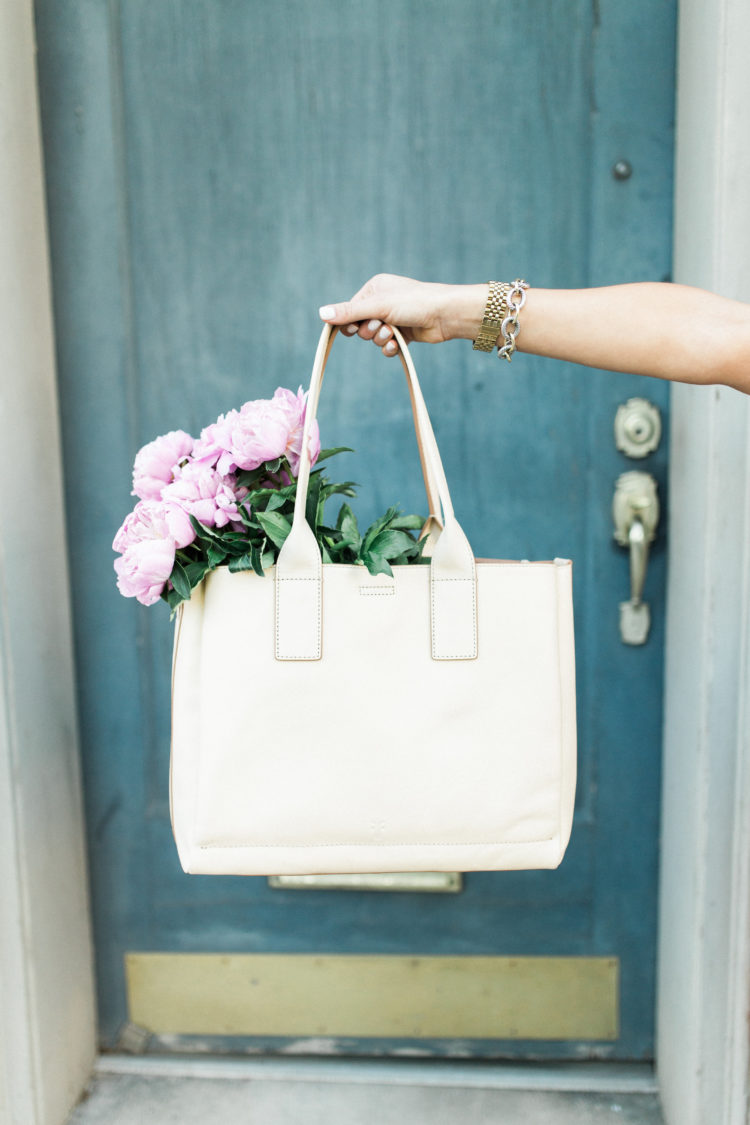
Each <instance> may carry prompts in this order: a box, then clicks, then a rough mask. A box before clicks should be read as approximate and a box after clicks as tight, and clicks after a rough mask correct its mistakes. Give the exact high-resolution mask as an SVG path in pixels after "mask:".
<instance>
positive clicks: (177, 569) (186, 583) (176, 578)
mask: <svg viewBox="0 0 750 1125" xmlns="http://www.w3.org/2000/svg"><path fill="white" fill-rule="evenodd" d="M169 578H170V581H171V583H172V585H173V586H174V588H175V590H176V591H177V593H178V594H179V595H180V600H182V601H184V600H185V598H189V597H190V579H189V578H188V576H187V574H186V573H185V570H184V568H183V567H182V565H181V564H180V563H178V562H177V561H175V564H174V566H173V567H172V573H171V574H170V576H169Z"/></svg>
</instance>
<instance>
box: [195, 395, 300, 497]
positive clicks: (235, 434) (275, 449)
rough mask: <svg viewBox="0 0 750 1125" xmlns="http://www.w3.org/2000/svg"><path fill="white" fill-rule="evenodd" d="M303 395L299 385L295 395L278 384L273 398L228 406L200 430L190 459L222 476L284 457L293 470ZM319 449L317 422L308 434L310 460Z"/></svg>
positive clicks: (295, 460) (297, 465) (295, 469)
mask: <svg viewBox="0 0 750 1125" xmlns="http://www.w3.org/2000/svg"><path fill="white" fill-rule="evenodd" d="M305 400H306V395H305V393H304V392H303V391H302V388H301V387H300V389H299V391H298V392H297V394H296V395H295V394H294V392H293V391H289V390H287V389H286V388H285V387H279V388H278V389H277V390H276V393H275V394H274V396H273V398H270V399H269V398H258V399H253V400H252V401H250V402H246V403H245V404H244V406H242V407H241V408H240V410H230V411H229V413H228V414H222V415H221V417H220V418H219V419H218V420H217V421H216V422H214V423H213V424H212V425H210V426H206V428H205V429H204V430H203V431H202V432H201V436H200V438H199V439H198V441H197V442H196V443H195V447H194V449H193V460H195V461H199V462H202V463H204V464H207V465H209V466H215V467H216V469H217V471H218V472H219V473H220V474H221V475H222V476H226V475H228V474H230V473H233V472H235V471H236V470H237V469H246V470H252V469H257V468H258V467H259V466H260V465H262V464H263V462H264V461H275V460H276V459H277V457H287V458H288V459H289V463H290V465H291V467H292V471H293V472H294V473H295V474H296V473H297V471H298V468H299V458H300V452H301V450H302V430H303V427H304V424H305ZM319 453H320V436H319V433H318V424H317V422H316V423H315V424H314V425H313V428H312V433H311V435H310V456H311V460H312V463H313V464H314V463H315V461H316V460H317V457H318V454H319Z"/></svg>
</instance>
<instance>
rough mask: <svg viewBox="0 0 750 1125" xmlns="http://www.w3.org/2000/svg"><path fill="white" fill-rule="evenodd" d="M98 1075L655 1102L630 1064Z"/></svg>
mask: <svg viewBox="0 0 750 1125" xmlns="http://www.w3.org/2000/svg"><path fill="white" fill-rule="evenodd" d="M95 1072H96V1073H97V1074H130V1075H134V1074H140V1075H143V1076H148V1077H152V1078H205V1079H220V1080H222V1081H246V1080H248V1079H261V1080H263V1081H264V1082H316V1083H317V1082H321V1083H330V1082H334V1083H342V1082H343V1083H347V1084H357V1085H361V1084H365V1085H373V1084H375V1085H385V1086H447V1087H459V1088H462V1089H464V1088H466V1089H484V1090H545V1091H550V1092H560V1093H562V1092H565V1091H567V1092H570V1093H605V1094H655V1093H656V1092H657V1084H656V1077H655V1075H654V1070H653V1067H651V1066H648V1065H645V1064H642V1065H641V1064H633V1063H595V1062H593V1063H592V1062H585V1063H578V1062H572V1063H556V1064H548V1063H525V1064H524V1063H507V1064H506V1063H502V1062H483V1061H481V1060H477V1061H474V1062H465V1061H463V1060H452V1059H440V1060H438V1059H435V1060H423V1059H419V1060H414V1059H321V1058H307V1059H304V1058H303V1059H300V1058H294V1059H280V1058H263V1059H257V1058H253V1059H245V1058H242V1059H238V1058H221V1057H216V1056H213V1057H211V1058H196V1057H195V1056H194V1055H167V1056H164V1055H160V1056H154V1055H151V1056H143V1055H140V1056H132V1055H115V1054H111V1055H110V1054H107V1055H101V1056H100V1057H99V1059H98V1060H97V1063H96V1071H95Z"/></svg>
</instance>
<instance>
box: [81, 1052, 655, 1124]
mask: <svg viewBox="0 0 750 1125" xmlns="http://www.w3.org/2000/svg"><path fill="white" fill-rule="evenodd" d="M105 1123H106V1125H457V1123H465V1125H663V1119H662V1116H661V1112H660V1110H659V1099H658V1095H657V1093H656V1088H655V1083H654V1078H653V1072H652V1071H651V1069H650V1068H648V1067H621V1066H611V1065H604V1064H602V1065H600V1064H570V1065H565V1066H553V1067H550V1066H539V1067H537V1066H533V1065H529V1066H516V1065H507V1066H506V1065H504V1064H496V1063H493V1064H488V1063H469V1062H438V1061H412V1060H403V1061H401V1060H398V1061H380V1060H365V1061H361V1060H351V1061H349V1060H342V1059H257V1060H245V1059H241V1060H235V1059H218V1058H212V1059H194V1058H162V1057H157V1058H137V1059H134V1058H128V1057H123V1056H103V1057H102V1058H101V1059H100V1061H99V1064H98V1065H97V1069H96V1073H95V1075H94V1078H93V1081H92V1084H91V1087H90V1090H89V1092H88V1095H87V1097H86V1098H85V1100H84V1101H82V1102H81V1104H80V1105H79V1106H78V1108H77V1109H76V1110H75V1111H74V1113H73V1115H72V1116H71V1118H70V1121H69V1125H105Z"/></svg>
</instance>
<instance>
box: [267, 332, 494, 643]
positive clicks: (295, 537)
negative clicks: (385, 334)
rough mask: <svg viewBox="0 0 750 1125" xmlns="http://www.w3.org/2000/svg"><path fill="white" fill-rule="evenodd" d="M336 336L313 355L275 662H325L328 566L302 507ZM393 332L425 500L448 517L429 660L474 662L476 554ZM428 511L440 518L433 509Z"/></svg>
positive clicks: (434, 580)
mask: <svg viewBox="0 0 750 1125" xmlns="http://www.w3.org/2000/svg"><path fill="white" fill-rule="evenodd" d="M336 331H337V330H336V329H335V328H331V326H330V325H325V327H324V328H323V331H322V333H321V336H320V341H319V343H318V348H317V351H316V354H315V362H314V364H313V370H312V375H311V378H310V390H309V394H308V398H307V410H306V413H305V429H304V434H303V439H302V453H301V458H300V466H299V473H298V477H297V495H296V499H295V505H294V518H293V521H292V529H291V531H290V532H289V535H288V536H287V539H286V541H285V543H284V545H283V547H282V548H281V551H280V552H279V557H278V561H277V563H276V658H277V660H320V659H321V656H322V570H323V564H322V559H321V554H320V548H319V547H318V544H317V542H316V540H315V535H314V534H313V531H312V529H311V527H310V525H309V524H308V522H307V520H306V518H305V508H306V504H307V490H308V486H309V482H310V453H309V435H310V429H311V427H312V424H313V421H314V419H315V416H316V414H317V409H318V403H319V401H320V390H321V386H322V382H323V375H324V372H325V366H326V362H327V360H328V356H329V354H330V350H331V345H332V343H333V340H334V338H335V335H336ZM393 335H394V338H395V340H396V342H397V343H398V346H399V355H400V358H401V362H402V364H403V367H404V371H405V373H406V378H407V381H408V383H409V390H410V394H411V398H412V406H413V410H414V423H415V429H416V433H417V441H418V443H419V447H420V457H421V459H422V467H423V471H424V476H425V485H426V487H427V491H428V498H429V496H430V492H431V491H432V490H433V489H435V490H436V491H437V495H438V498H439V501H440V506H441V508H442V515H443V529H442V531H439V534H438V537H437V542H436V544H435V547H434V550H433V552H432V557H431V559H430V563H429V566H430V605H431V621H430V624H431V635H432V636H431V641H432V656H433V659H435V660H473V659H474V658H475V657H476V655H477V623H476V569H475V564H474V555H473V553H472V550H471V546H470V545H469V541H468V539H467V538H466V536H465V535H464V533H463V531H462V529H461V527H460V526H459V524H458V521H457V520H456V517H455V515H454V512H453V505H452V503H451V498H450V492H449V491H448V482H447V481H446V478H445V472H444V470H443V464H442V461H441V459H440V453H439V451H438V447H437V441H436V440H435V434H434V431H433V429H432V424H431V422H430V417H429V414H428V412H427V406H426V404H425V401H424V397H423V395H422V389H421V387H420V385H419V380H418V378H417V372H416V369H415V367H414V362H413V360H412V358H411V355H410V353H409V349H408V348H407V346H406V341H405V340H404V338H403V336H402V335H401V333H400V332H399V331H398V329H397V328H394V329H393ZM430 514H431V516H433V517H437V512H436V511H435V510H434V509H433V507H432V504H431V512H430ZM433 530H434V529H433Z"/></svg>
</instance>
